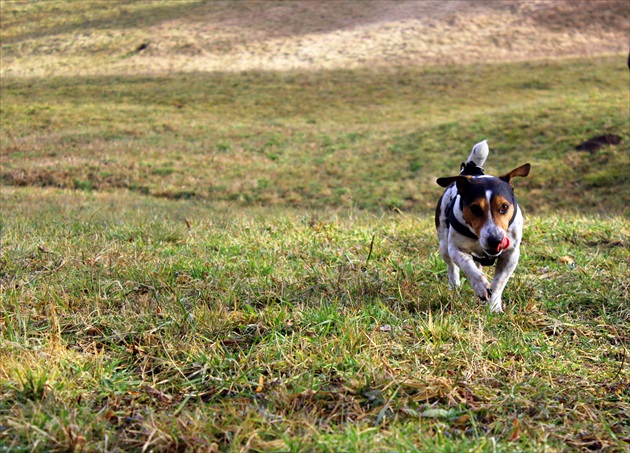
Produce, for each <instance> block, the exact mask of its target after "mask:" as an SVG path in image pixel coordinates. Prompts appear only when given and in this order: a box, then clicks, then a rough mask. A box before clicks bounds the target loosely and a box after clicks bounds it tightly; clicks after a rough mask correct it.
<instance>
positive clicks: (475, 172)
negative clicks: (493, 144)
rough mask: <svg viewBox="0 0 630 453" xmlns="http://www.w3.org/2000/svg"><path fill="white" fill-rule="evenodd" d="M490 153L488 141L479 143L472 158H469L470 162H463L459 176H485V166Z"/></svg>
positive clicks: (471, 155)
mask: <svg viewBox="0 0 630 453" xmlns="http://www.w3.org/2000/svg"><path fill="white" fill-rule="evenodd" d="M489 152H490V150H489V149H488V141H487V140H484V141H483V142H479V143H477V144H476V145H475V146H473V149H472V151H471V152H470V156H468V160H467V161H466V162H462V166H461V167H460V169H459V174H460V175H468V176H481V175H483V164H484V163H485V162H486V159H487V158H488V153H489Z"/></svg>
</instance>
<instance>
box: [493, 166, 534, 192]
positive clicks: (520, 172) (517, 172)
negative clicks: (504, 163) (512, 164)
mask: <svg viewBox="0 0 630 453" xmlns="http://www.w3.org/2000/svg"><path fill="white" fill-rule="evenodd" d="M531 168H532V166H531V165H530V164H525V165H521V166H520V167H518V168H515V169H514V170H512V171H511V172H509V173H507V174H505V175H503V176H499V179H502V180H503V181H505V182H507V183H509V184H510V185H511V186H512V187H514V184H513V183H512V178H514V177H515V176H522V177H523V178H524V177H525V176H527V175H529V170H531Z"/></svg>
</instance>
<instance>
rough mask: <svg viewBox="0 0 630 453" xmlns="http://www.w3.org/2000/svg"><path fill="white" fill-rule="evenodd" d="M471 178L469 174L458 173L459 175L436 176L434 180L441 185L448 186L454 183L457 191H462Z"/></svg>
mask: <svg viewBox="0 0 630 453" xmlns="http://www.w3.org/2000/svg"><path fill="white" fill-rule="evenodd" d="M471 179H472V177H471V176H462V175H459V176H449V177H447V178H438V179H437V181H436V182H437V183H438V185H439V186H441V187H448V186H450V185H451V184H453V183H455V185H457V191H458V192H462V191H463V190H465V188H466V186H468V184H469V183H470V180H471Z"/></svg>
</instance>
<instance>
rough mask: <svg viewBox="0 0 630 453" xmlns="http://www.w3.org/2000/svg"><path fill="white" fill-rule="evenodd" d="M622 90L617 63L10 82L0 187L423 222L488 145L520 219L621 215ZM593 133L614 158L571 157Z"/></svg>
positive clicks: (624, 164)
mask: <svg viewBox="0 0 630 453" xmlns="http://www.w3.org/2000/svg"><path fill="white" fill-rule="evenodd" d="M627 81H628V74H627V68H624V67H623V66H622V65H621V58H619V59H617V58H600V59H589V60H583V59H582V60H575V59H573V60H563V61H557V62H543V63H516V64H503V65H488V66H483V67H481V68H474V70H473V68H472V67H466V66H462V67H448V68H433V69H428V70H420V69H413V68H411V69H409V68H397V69H392V70H384V71H370V70H367V69H366V70H352V71H350V70H347V71H329V72H319V73H287V74H285V73H244V74H240V75H239V74H236V75H235V74H209V75H208V74H179V75H173V76H165V77H100V78H98V77H97V78H76V77H75V78H73V77H69V78H68V77H57V78H50V79H15V78H4V79H3V84H2V97H3V103H2V110H1V116H0V118H1V119H2V122H3V125H4V126H5V130H6V132H5V133H4V134H3V135H2V138H1V141H0V144H1V145H2V151H3V166H2V170H1V172H0V178H1V180H2V181H3V183H4V184H10V185H35V186H40V187H51V186H52V187H61V188H73V189H80V190H108V189H116V188H126V189H130V190H133V191H137V192H139V193H142V194H150V195H153V196H156V197H166V198H174V199H179V198H196V199H205V200H211V201H227V202H233V203H235V204H236V205H237V206H252V205H261V204H264V205H276V206H292V207H296V208H309V209H321V208H323V207H330V206H334V207H346V208H347V207H355V208H359V209H369V210H377V209H381V210H387V209H391V208H398V209H403V210H414V211H416V212H425V213H429V212H431V210H432V209H433V206H434V203H435V199H436V194H437V192H436V187H435V184H434V181H435V179H436V178H437V177H439V176H445V175H450V174H452V173H453V171H455V170H454V169H457V168H458V166H459V163H460V162H461V161H462V160H463V159H464V158H465V157H466V156H467V154H468V152H469V149H470V148H471V147H472V145H473V144H474V143H476V142H477V141H479V140H481V139H483V138H488V139H489V143H490V148H491V150H492V154H491V156H490V159H489V161H488V170H489V171H490V172H494V173H500V172H507V171H509V170H511V169H512V168H514V167H516V166H518V165H520V164H522V163H525V162H528V161H529V162H531V163H532V164H533V166H534V169H533V172H532V176H531V177H530V178H528V179H527V180H525V181H523V182H522V183H521V184H519V195H520V197H522V199H523V201H525V205H526V206H528V209H529V212H531V213H545V212H554V211H555V210H557V209H562V210H572V209H574V208H578V207H579V210H580V211H581V212H591V213H599V214H602V213H608V212H614V213H624V212H626V209H627V208H626V207H627V205H628V202H629V201H630V192H629V190H628V176H627V175H628V172H627V171H624V169H626V168H628V165H629V161H628V156H629V153H628V151H629V148H628V143H630V140H629V137H628V135H627V127H626V126H627V124H628V122H629V118H628V112H629V109H630V107H629V105H628V97H627V96H624V95H623V93H624V92H625V93H627ZM541 84H542V85H541ZM278 100H281V102H278ZM602 133H615V134H618V135H620V136H621V137H622V143H621V144H620V145H619V146H614V147H606V148H604V149H602V150H600V151H598V152H597V153H595V154H594V155H590V154H588V153H585V152H581V151H576V150H575V149H574V147H575V146H576V145H577V144H579V143H581V142H582V141H584V140H586V139H588V138H590V137H592V136H594V135H600V134H602ZM305 174H308V175H310V177H309V178H307V179H305V178H304V177H303V176H304V175H305ZM549 189H553V190H549Z"/></svg>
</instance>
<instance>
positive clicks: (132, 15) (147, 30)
mask: <svg viewBox="0 0 630 453" xmlns="http://www.w3.org/2000/svg"><path fill="white" fill-rule="evenodd" d="M1 5H2V19H1V22H0V27H1V30H2V35H1V41H2V62H1V63H0V74H2V75H5V76H7V75H11V76H38V75H70V74H72V75H79V74H80V75H97V74H98V75H103V74H138V73H151V74H164V73H173V72H182V71H184V72H192V71H249V70H296V69H300V70H320V69H340V68H359V67H372V68H373V67H379V66H381V67H388V66H392V65H415V66H426V65H444V64H461V63H488V62H506V61H523V60H535V59H548V58H556V57H569V56H573V57H584V56H593V55H600V54H611V53H620V52H627V51H628V37H629V36H630V29H629V27H630V24H629V22H628V16H629V14H630V6H629V5H630V4H629V3H628V2H625V1H606V0H598V1H588V0H580V1H553V2H552V1H507V0H505V1H495V2H485V1H469V2H463V1H399V2H390V1H348V2H331V1H280V0H278V1H268V2H227V1H217V2H198V1H177V2H174V1H173V2H164V1H143V2H135V1H121V2H74V1H65V2H59V1H55V2H29V3H23V2H8V1H3V2H2V3H1Z"/></svg>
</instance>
